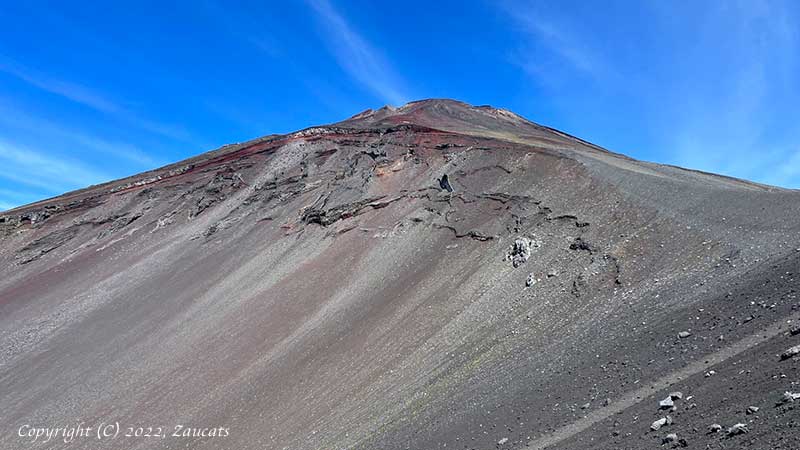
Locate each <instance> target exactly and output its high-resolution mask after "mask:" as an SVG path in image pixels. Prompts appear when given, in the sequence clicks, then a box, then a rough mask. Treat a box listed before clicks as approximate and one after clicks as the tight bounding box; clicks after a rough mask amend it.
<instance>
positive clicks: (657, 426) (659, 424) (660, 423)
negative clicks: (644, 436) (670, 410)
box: [650, 416, 672, 431]
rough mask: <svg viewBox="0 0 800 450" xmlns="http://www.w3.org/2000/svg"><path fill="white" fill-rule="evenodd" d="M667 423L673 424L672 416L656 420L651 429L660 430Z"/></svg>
mask: <svg viewBox="0 0 800 450" xmlns="http://www.w3.org/2000/svg"><path fill="white" fill-rule="evenodd" d="M666 425H672V417H670V416H667V417H662V418H660V419H658V420H656V421H655V422H653V423H652V424H651V425H650V429H651V430H653V431H658V430H659V429H661V427H663V426H666Z"/></svg>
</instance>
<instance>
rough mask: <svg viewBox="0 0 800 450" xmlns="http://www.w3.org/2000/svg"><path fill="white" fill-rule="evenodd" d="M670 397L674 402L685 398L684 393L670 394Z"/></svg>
mask: <svg viewBox="0 0 800 450" xmlns="http://www.w3.org/2000/svg"><path fill="white" fill-rule="evenodd" d="M669 397H670V398H671V399H673V400H681V399H682V398H683V392H680V391H676V392H670V394H669Z"/></svg>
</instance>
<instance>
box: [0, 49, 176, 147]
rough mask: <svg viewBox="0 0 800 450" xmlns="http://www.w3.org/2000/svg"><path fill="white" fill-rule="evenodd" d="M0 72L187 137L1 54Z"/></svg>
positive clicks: (167, 134)
mask: <svg viewBox="0 0 800 450" xmlns="http://www.w3.org/2000/svg"><path fill="white" fill-rule="evenodd" d="M0 72H4V73H7V74H9V75H12V76H14V77H16V78H18V79H20V80H22V81H24V82H26V83H28V84H29V85H31V86H34V87H36V88H38V89H41V90H43V91H45V92H49V93H51V94H55V95H58V96H60V97H63V98H65V99H68V100H70V101H73V102H75V103H78V104H81V105H84V106H87V107H89V108H92V109H94V110H96V111H99V112H102V113H105V114H109V115H113V116H116V117H118V118H120V119H122V120H124V121H125V122H127V123H129V124H131V125H133V126H135V127H138V128H140V129H142V130H145V131H147V132H150V133H154V134H158V135H161V136H165V137H168V138H171V139H176V140H180V141H188V140H190V139H191V136H190V135H189V133H188V132H187V131H186V130H184V129H183V128H181V127H176V126H174V125H169V124H162V123H158V122H155V121H152V120H149V119H146V118H144V117H141V116H139V115H137V114H135V113H133V112H132V111H130V110H129V109H127V108H125V107H123V106H121V105H120V104H118V103H116V102H114V101H112V100H109V99H108V98H106V97H105V96H103V95H102V94H100V93H98V92H95V91H93V90H92V89H89V88H87V87H86V86H83V85H80V84H77V83H72V82H69V81H65V80H61V79H57V78H54V77H51V76H48V75H47V74H44V73H41V72H38V71H36V70H34V69H31V68H28V67H25V66H23V65H21V64H19V63H17V62H16V61H13V60H11V59H9V58H7V57H4V56H2V55H0Z"/></svg>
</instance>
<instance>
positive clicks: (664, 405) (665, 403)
mask: <svg viewBox="0 0 800 450" xmlns="http://www.w3.org/2000/svg"><path fill="white" fill-rule="evenodd" d="M673 406H675V402H673V401H672V396H670V397H667V398H665V399H664V400H661V401H660V402H658V409H670V408H672V407H673Z"/></svg>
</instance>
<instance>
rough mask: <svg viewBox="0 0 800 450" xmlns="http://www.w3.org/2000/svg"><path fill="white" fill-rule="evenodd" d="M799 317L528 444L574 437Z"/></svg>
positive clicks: (796, 315) (783, 329)
mask: <svg viewBox="0 0 800 450" xmlns="http://www.w3.org/2000/svg"><path fill="white" fill-rule="evenodd" d="M797 320H800V312H797V313H794V314H791V315H789V316H787V317H784V318H782V319H781V320H779V321H777V322H774V323H772V324H771V325H770V326H768V327H766V328H763V329H761V330H760V331H759V332H757V333H753V334H751V335H749V336H747V337H744V338H742V339H740V340H739V341H736V342H735V343H733V344H732V345H730V346H728V347H725V348H723V349H721V350H718V351H716V352H714V353H710V354H708V355H705V356H703V357H700V358H697V360H696V361H695V362H693V363H691V364H689V365H687V366H686V367H683V368H682V369H678V370H676V371H674V372H671V373H669V374H667V375H664V376H663V377H661V378H659V379H657V380H656V381H654V382H652V383H650V384H648V385H645V386H643V387H641V388H639V389H636V390H634V391H630V392H628V393H626V394H623V395H622V397H621V398H620V399H619V400H617V401H615V402H613V403H611V404H610V405H608V406H606V407H604V408H600V409H598V410H595V411H593V412H591V413H589V414H587V415H586V417H583V418H581V419H578V420H576V421H575V422H572V423H570V424H567V425H564V426H562V427H561V428H558V429H556V430H555V431H553V432H551V433H549V434H547V435H545V436H542V437H540V438H538V439H534V440H532V441H529V442H528V443H527V445H528V446H527V447H526V448H535V449H545V448H547V447H550V446H552V445H555V444H558V443H559V442H561V441H564V440H566V439H568V438H571V437H572V436H575V435H576V434H578V433H580V432H582V431H585V430H587V429H588V428H589V427H591V426H592V425H594V424H596V423H598V422H600V421H602V420H605V419H607V418H608V417H611V416H613V415H614V414H618V413H620V412H622V411H624V410H626V409H628V408H630V407H631V406H633V405H635V404H637V403H640V402H641V401H643V400H644V399H646V398H648V397H650V396H651V395H652V394H653V393H655V392H658V391H660V390H662V389H666V388H668V387H669V386H671V385H673V384H675V383H677V382H679V381H683V380H684V379H686V378H689V377H690V376H692V375H696V374H698V373H700V372H703V371H706V370H708V369H710V368H711V367H713V366H714V365H716V364H719V363H721V362H723V361H726V360H728V359H730V358H733V357H734V356H737V355H739V354H740V353H742V352H744V351H746V350H749V349H751V348H753V347H755V346H756V345H758V344H760V343H762V342H764V341H766V340H767V339H771V338H773V337H775V336H778V335H779V334H781V333H785V332H786V323H787V321H792V322H794V321H797Z"/></svg>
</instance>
